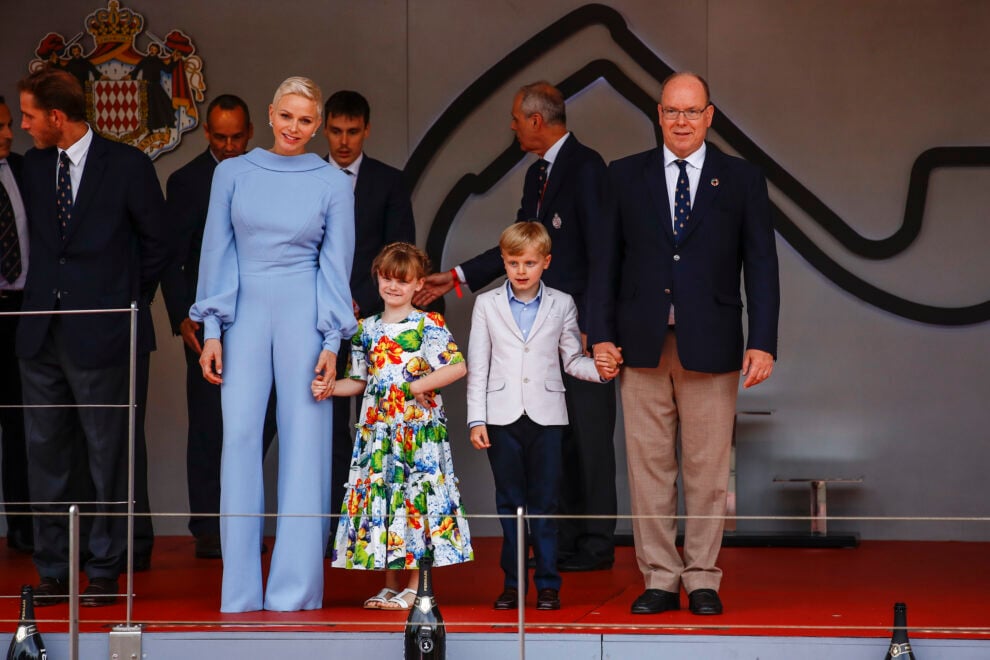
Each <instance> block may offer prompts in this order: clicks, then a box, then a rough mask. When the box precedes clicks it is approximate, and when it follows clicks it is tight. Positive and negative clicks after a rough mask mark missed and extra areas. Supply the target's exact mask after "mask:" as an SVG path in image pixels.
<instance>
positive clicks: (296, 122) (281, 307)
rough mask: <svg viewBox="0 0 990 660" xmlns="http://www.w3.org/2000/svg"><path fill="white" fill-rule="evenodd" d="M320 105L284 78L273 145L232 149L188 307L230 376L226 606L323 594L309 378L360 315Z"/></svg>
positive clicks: (204, 362)
mask: <svg viewBox="0 0 990 660" xmlns="http://www.w3.org/2000/svg"><path fill="white" fill-rule="evenodd" d="M321 111H322V102H321V95H320V90H319V88H318V87H316V85H315V84H313V82H312V81H310V80H308V79H306V78H289V79H288V80H286V81H285V82H283V83H282V85H280V86H279V88H278V90H277V91H276V93H275V98H274V100H273V102H272V105H271V106H269V110H268V114H269V120H270V122H269V123H270V124H271V125H272V129H273V133H274V136H275V146H274V147H273V148H272V149H271V150H270V151H267V150H264V149H254V150H252V151H250V152H249V153H247V154H245V155H243V156H240V157H238V158H231V159H228V160H225V161H223V162H221V163H220V164H219V165H218V166H217V168H216V171H215V173H214V175H213V187H212V190H211V193H210V208H209V214H208V215H207V221H206V229H205V232H204V235H203V250H202V255H201V257H200V275H199V287H198V290H197V292H196V303H195V304H194V305H193V306H192V309H191V310H190V312H189V316H190V318H192V319H193V320H195V321H199V322H201V323H202V324H203V328H204V333H205V339H206V340H205V342H204V344H203V353H202V355H201V357H200V365H201V366H202V367H203V376H204V377H205V378H206V379H207V380H209V381H210V382H213V383H217V384H221V383H222V385H221V387H222V389H221V401H222V405H223V454H222V459H221V468H220V513H221V515H222V517H221V519H220V539H221V547H222V551H223V589H222V596H221V604H220V610H221V611H222V612H247V611H252V610H260V609H262V608H264V609H268V610H277V611H292V610H309V609H318V608H320V607H322V606H323V553H324V549H325V548H326V545H327V536H328V534H329V530H330V519H329V518H327V517H325V516H326V514H327V513H329V509H330V483H329V476H330V456H331V446H330V443H331V437H332V433H331V414H332V406H330V405H329V404H328V403H327V402H317V401H315V400H314V399H313V396H312V394H311V392H310V382H311V381H312V380H313V373H314V366H315V368H316V372H317V373H318V374H322V375H323V376H324V377H330V378H333V371H334V368H335V364H336V355H335V354H336V352H337V350H338V348H339V344H340V341H341V339H346V338H348V337H350V336H351V335H352V334H354V331H355V330H356V323H355V320H354V314H353V311H352V309H353V308H352V305H351V294H350V289H349V286H348V282H349V280H350V271H351V262H352V260H353V255H354V194H353V189H352V186H351V182H350V180H349V179H348V177H347V175H346V174H344V173H343V172H341V171H340V170H338V169H337V168H332V167H330V166H329V165H328V164H327V163H326V162H325V161H323V160H322V159H320V158H319V157H318V156H316V155H315V154H308V153H305V146H306V143H307V142H308V141H309V140H310V139H311V138H312V137H314V136H315V135H316V133H318V132H319V130H320V128H321V126H322V121H321V120H322V112H321ZM221 334H222V336H223V340H222V344H221V341H220V337H221ZM273 378H274V381H275V390H276V395H277V399H278V409H277V418H276V419H277V422H278V438H279V470H278V472H279V473H278V512H279V514H288V515H284V516H283V515H280V516H279V518H278V523H277V529H276V537H275V547H274V549H273V551H272V562H271V571H270V573H269V576H268V587H267V590H264V589H263V586H262V576H261V557H260V556H259V553H258V548H259V547H260V546H261V536H262V529H263V527H264V518H262V517H261V516H260V514H262V513H264V503H265V498H264V483H263V478H262V459H263V456H262V449H261V445H262V427H263V424H264V418H265V408H266V402H267V400H268V394H269V391H270V389H271V384H272V379H273Z"/></svg>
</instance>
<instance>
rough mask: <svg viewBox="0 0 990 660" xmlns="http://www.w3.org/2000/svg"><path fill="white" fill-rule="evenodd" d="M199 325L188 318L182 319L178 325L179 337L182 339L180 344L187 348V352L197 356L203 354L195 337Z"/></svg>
mask: <svg viewBox="0 0 990 660" xmlns="http://www.w3.org/2000/svg"><path fill="white" fill-rule="evenodd" d="M199 328H200V325H199V323H196V322H195V321H193V320H192V319H191V318H189V317H188V316H187V317H186V318H184V319H182V323H180V324H179V335H180V336H181V337H182V343H184V344H185V345H186V346H188V347H189V350H191V351H193V352H194V353H196V355H199V354H201V353H202V352H203V347H202V346H201V345H200V343H199V339H198V338H197V337H196V331H197V330H199Z"/></svg>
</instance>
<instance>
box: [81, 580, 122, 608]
mask: <svg viewBox="0 0 990 660" xmlns="http://www.w3.org/2000/svg"><path fill="white" fill-rule="evenodd" d="M119 591H120V587H119V586H118V585H117V581H116V580H111V579H110V578H99V577H95V578H92V579H91V580H90V581H89V585H87V587H86V590H85V591H83V592H82V596H81V597H80V598H79V604H80V605H82V606H83V607H103V606H105V605H113V604H114V603H116V602H117V592H119Z"/></svg>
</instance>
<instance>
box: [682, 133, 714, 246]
mask: <svg viewBox="0 0 990 660" xmlns="http://www.w3.org/2000/svg"><path fill="white" fill-rule="evenodd" d="M721 172H722V154H721V152H719V150H718V149H717V148H715V147H714V146H712V145H711V144H709V145H707V148H706V151H705V164H704V165H702V166H701V177H700V178H699V179H698V189H697V190H696V191H695V192H694V203H693V204H692V205H691V218H690V219H689V220H688V222H687V226H686V227H685V228H684V236H682V237H681V241H682V242H683V241H686V240H688V239H689V238H690V237H691V234H692V233H694V230H695V228H696V227H698V225H700V224H701V223H702V222H704V220H705V216H706V215H707V214H708V209H710V208H711V207H712V203H713V202H714V201H715V197H716V196H717V195H718V191H719V186H718V184H719V177H720V175H721Z"/></svg>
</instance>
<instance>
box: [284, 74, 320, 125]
mask: <svg viewBox="0 0 990 660" xmlns="http://www.w3.org/2000/svg"><path fill="white" fill-rule="evenodd" d="M288 94H298V95H299V96H302V97H303V98H307V99H309V100H310V101H312V102H313V103H315V104H316V114H317V117H318V118H319V120H320V122H319V123H320V125H322V124H323V92H321V91H320V86H319V85H317V84H316V83H315V82H313V81H312V80H310V79H309V78H303V77H302V76H292V77H290V78H286V79H285V80H283V81H282V84H281V85H279V86H278V89H276V90H275V96H274V97H273V98H272V106H276V107H277V106H278V102H279V101H281V100H282V97H283V96H286V95H288Z"/></svg>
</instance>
